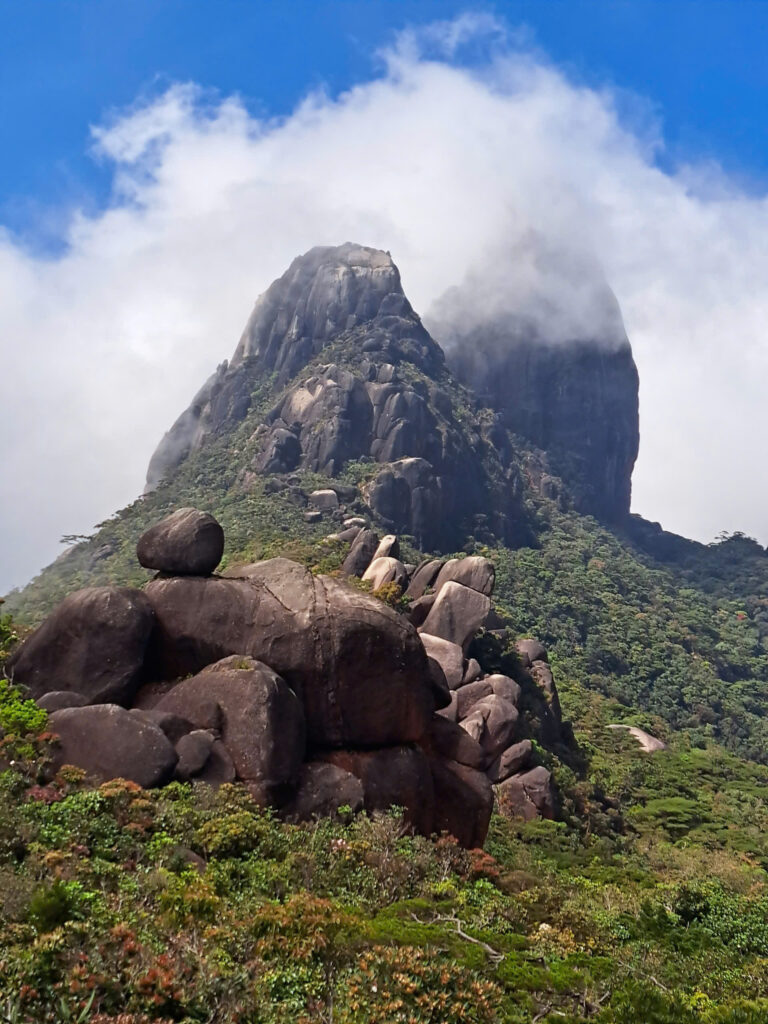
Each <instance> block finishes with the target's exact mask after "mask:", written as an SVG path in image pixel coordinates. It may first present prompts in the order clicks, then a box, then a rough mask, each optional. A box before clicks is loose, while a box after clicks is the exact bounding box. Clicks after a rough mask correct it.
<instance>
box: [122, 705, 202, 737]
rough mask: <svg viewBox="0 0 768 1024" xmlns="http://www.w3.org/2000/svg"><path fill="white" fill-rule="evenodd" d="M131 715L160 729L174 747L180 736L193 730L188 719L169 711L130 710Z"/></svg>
mask: <svg viewBox="0 0 768 1024" xmlns="http://www.w3.org/2000/svg"><path fill="white" fill-rule="evenodd" d="M217 707H218V705H217ZM131 714H132V715H136V716H137V717H138V718H140V719H142V720H143V721H145V722H150V723H151V724H152V725H156V726H157V727H158V729H162V730H163V732H164V733H165V735H166V736H167V737H168V739H169V740H170V741H171V743H172V744H173V745H174V746H176V744H177V743H178V742H179V740H180V739H181V737H182V736H186V735H187V733H188V732H192V730H193V729H194V728H195V727H194V725H193V724H192V723H191V722H190V721H189V719H187V718H182V717H181V715H172V714H171V713H170V712H169V711H155V710H144V709H143V708H131Z"/></svg>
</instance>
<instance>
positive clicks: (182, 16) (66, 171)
mask: <svg viewBox="0 0 768 1024" xmlns="http://www.w3.org/2000/svg"><path fill="white" fill-rule="evenodd" d="M767 39H768V2H762V0H761V2H759V3H758V2H749V0H727V2H726V0H724V2H718V3H714V2H711V0H710V2H707V0H695V2H686V3H681V2H675V0H658V2H654V0H643V2H610V0H602V2H597V0H592V2H585V0H532V2H522V0H521V2H519V3H512V2H509V3H500V2H499V3H495V4H486V5H482V6H478V5H472V4H466V3H457V2H454V0H440V2H433V0H420V2H418V3H416V2H410V3H408V2H405V0H358V2H349V0H346V2H343V0H314V2H297V0H293V2H291V0H280V2H268V0H251V2H248V3H245V2H242V0H119V2H118V0H79V2H73V0H0V157H1V159H0V359H1V360H2V365H3V366H4V367H6V368H7V367H11V366H12V367H13V375H12V376H11V377H10V378H8V379H9V380H10V381H11V386H10V387H6V389H5V391H4V394H3V401H2V403H0V436H3V437H6V438H8V437H10V438H12V439H13V444H11V445H9V446H7V447H6V450H5V451H4V472H3V473H2V474H0V537H2V538H3V540H4V543H3V545H2V546H0V592H3V591H4V590H6V589H8V588H9V587H11V586H13V585H19V584H23V583H24V582H26V580H28V579H29V578H30V576H31V575H32V574H33V573H34V572H35V571H36V570H37V569H39V568H40V567H42V566H43V565H44V564H46V563H48V562H49V561H51V560H52V559H53V558H54V557H55V556H56V555H57V554H58V552H59V550H60V548H59V546H58V540H59V538H60V537H61V536H62V535H63V534H78V533H87V532H89V531H91V530H92V528H93V525H94V524H95V523H97V522H99V521H101V520H103V519H105V518H106V517H107V516H109V515H110V514H111V513H112V512H113V511H114V510H116V509H118V508H120V507H122V506H124V505H126V504H128V503H129V502H130V501H132V500H133V499H134V498H135V497H136V496H137V495H138V494H140V493H141V490H142V487H143V482H144V473H145V470H146V466H147V463H148V461H149V458H150V456H151V454H152V451H153V449H154V447H155V446H156V444H157V442H158V441H159V439H160V438H161V437H162V435H163V432H164V431H165V430H167V429H168V428H169V426H170V425H171V423H172V422H173V421H174V419H175V418H176V416H177V415H178V414H179V412H181V410H182V409H183V408H185V407H186V405H187V404H188V403H189V401H190V399H191V398H192V396H193V395H194V394H195V393H196V391H197V390H198V388H199V387H200V385H201V384H202V382H203V381H204V380H205V379H206V378H207V377H208V376H209V374H210V373H211V372H212V370H213V369H214V368H215V367H216V365H217V364H218V363H220V362H221V361H222V359H226V358H228V357H230V356H231V354H232V351H233V350H234V348H235V345H236V342H237V339H238V337H239V334H240V332H241V330H242V327H243V324H244V323H245V320H246V318H247V316H248V314H249V312H250V310H251V308H252V305H253V301H254V300H255V298H256V297H257V295H258V294H259V293H260V292H261V291H263V290H264V289H265V288H266V287H267V286H268V285H269V283H270V282H271V281H272V280H273V279H274V278H276V277H277V276H279V275H280V274H281V273H282V272H283V271H284V270H285V268H286V266H287V265H288V263H289V262H290V260H291V259H293V257H295V256H296V255H297V254H298V253H301V252H303V251H305V250H306V249H308V248H310V247H311V246H313V245H317V244H338V243H340V242H344V241H348V240H351V241H356V242H360V243H362V244H367V245H374V246H377V247H379V248H382V249H388V250H390V251H391V252H392V255H393V257H394V259H395V261H396V262H397V264H398V266H399V268H400V271H401V274H402V280H403V285H404V288H405V290H406V293H407V294H408V296H409V298H410V299H411V301H412V303H413V305H414V308H416V309H417V311H418V312H419V313H420V314H422V315H424V316H425V317H429V315H430V312H431V311H433V312H434V311H435V310H439V308H440V302H441V298H442V296H444V295H445V293H446V291H448V290H449V289H451V288H452V287H455V286H456V285H461V284H462V283H465V282H467V281H469V282H471V288H470V289H469V291H465V292H464V294H465V295H468V296H470V297H471V296H474V306H475V308H474V309H469V310H468V313H469V314H470V315H472V316H477V317H478V322H481V320H482V317H483V316H484V315H485V312H487V309H488V307H489V305H490V306H491V307H492V308H494V310H495V311H496V312H501V313H503V312H505V311H509V312H511V313H519V312H525V313H528V314H532V311H535V310H542V309H546V310H548V311H549V312H548V313H547V316H548V321H547V323H546V324H541V325H540V327H541V329H542V330H543V331H544V332H545V333H548V334H549V336H550V337H551V338H553V339H559V340H563V339H565V338H568V337H570V338H573V337H576V336H583V332H584V331H585V330H586V331H588V332H590V331H594V329H595V327H594V325H595V320H594V317H595V316H597V313H596V311H595V310H594V309H592V308H591V307H590V304H589V301H588V296H589V289H580V288H579V287H578V286H574V285H573V283H572V282H571V283H570V284H569V282H568V281H563V279H561V278H557V279H556V278H555V277H553V276H552V274H551V273H550V275H549V277H547V275H546V274H543V273H542V271H541V267H540V264H539V263H537V260H536V256H535V253H536V251H537V250H536V245H539V243H540V242H541V244H542V245H543V248H544V250H546V251H550V252H563V253H568V254H571V255H572V256H573V257H574V261H575V262H576V263H578V264H579V265H595V264H597V265H599V266H600V267H601V268H602V271H603V273H604V274H605V276H606V278H607V280H608V281H609V283H610V285H611V286H612V288H613V289H614V291H615V293H616V296H617V298H618V301H619V304H620V306H621V309H622V312H623V316H624V320H625V323H626V327H627V332H628V335H629V338H630V340H631V342H632V346H633V351H634V354H635V359H636V361H637V363H638V368H639V371H640V414H641V445H640V458H639V460H638V463H637V466H636V469H635V474H634V478H633V508H634V510H635V511H637V512H640V513H641V514H643V515H645V516H646V517H648V518H650V519H653V520H659V521H661V522H662V523H663V524H664V525H665V526H666V527H667V528H668V529H672V530H675V531H677V532H679V533H683V534H685V535H688V536H692V537H696V538H697V539H700V540H703V541H707V540H711V539H712V538H714V537H715V536H716V535H717V534H718V533H719V532H720V531H721V530H745V531H746V532H748V533H750V534H751V535H753V536H756V537H758V538H759V539H760V540H761V541H762V542H763V543H768V476H766V475H765V474H762V473H759V472H755V469H754V467H755V466H756V465H762V462H763V459H764V451H763V448H764V438H765V436H766V434H767V433H768V403H766V402H765V394H764V391H765V385H764V382H765V380H766V379H768V345H767V344H766V322H768V138H767V137H766V132H765V121H766V116H765V111H766V109H768V106H767V105H766V98H767V97H768V62H766V61H765V59H764V51H765V49H766V46H765V43H766V40H767ZM309 94H312V98H311V101H310V100H308V99H307V97H308V95H309ZM531 239H538V240H539V242H537V243H536V245H534V246H532V245H531ZM542 300H544V301H542ZM468 305H470V306H471V305H472V303H471V302H470V301H469V300H468ZM434 322H435V321H433V323H434ZM590 336H591V337H593V338H594V337H595V336H596V335H595V334H594V333H592V334H591V335H590ZM438 340H440V338H439V337H438ZM4 382H5V381H4ZM715 480H716V481H717V484H716V485H714V481H715Z"/></svg>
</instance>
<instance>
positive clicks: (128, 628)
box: [5, 587, 155, 706]
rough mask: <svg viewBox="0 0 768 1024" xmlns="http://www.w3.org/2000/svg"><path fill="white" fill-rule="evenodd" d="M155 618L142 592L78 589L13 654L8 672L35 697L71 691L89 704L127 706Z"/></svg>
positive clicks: (139, 674)
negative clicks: (55, 691) (56, 691)
mask: <svg viewBox="0 0 768 1024" xmlns="http://www.w3.org/2000/svg"><path fill="white" fill-rule="evenodd" d="M154 622H155V616H154V612H153V611H152V605H151V604H150V602H149V601H148V600H147V598H146V596H145V595H144V594H142V593H141V591H139V590H130V589H128V588H127V587H88V588H87V589H85V590H78V591H76V592H75V593H74V594H70V595H69V597H65V598H64V600H63V601H62V602H61V604H60V605H58V606H57V607H56V608H55V609H54V610H53V611H52V612H51V614H50V615H49V616H48V618H47V619H46V620H45V622H44V623H43V624H42V625H41V626H39V627H38V628H37V629H36V630H35V631H34V633H32V635H31V636H30V637H29V639H28V640H26V641H25V642H24V643H23V644H22V645H21V646H20V647H18V648H17V649H16V650H15V651H14V652H13V654H12V655H11V657H10V658H9V659H8V661H7V662H6V666H5V671H6V674H7V675H8V677H9V678H10V679H12V680H13V682H14V683H17V684H19V685H21V686H25V687H26V688H27V689H28V691H29V694H30V696H31V697H35V698H37V697H42V696H43V694H46V693H51V692H52V691H54V690H58V691H62V690H65V691H72V692H74V693H78V694H81V695H82V696H83V697H84V698H85V699H86V701H87V702H88V703H89V704H103V703H114V704H121V705H125V706H127V705H129V704H130V703H131V700H132V698H133V696H134V694H135V693H136V690H137V689H138V687H139V684H140V682H141V677H142V671H143V667H144V660H145V656H146V653H147V645H148V643H149V638H150V634H151V632H152V628H153V625H154Z"/></svg>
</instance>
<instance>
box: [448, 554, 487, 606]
mask: <svg viewBox="0 0 768 1024" xmlns="http://www.w3.org/2000/svg"><path fill="white" fill-rule="evenodd" d="M451 580H452V581H453V582H454V583H461V584H462V586H465V587H469V588H470V590H476V591H478V593H480V594H485V595H486V597H490V596H491V594H492V593H493V586H494V583H495V582H496V570H495V569H494V567H493V562H491V561H489V559H487V558H481V557H480V556H479V555H468V556H467V557H466V558H452V559H451V560H450V561H448V562H446V563H445V565H444V566H443V567H442V568H441V569H440V572H439V573H438V575H437V578H436V580H435V583H434V588H435V592H436V593H439V591H440V589H441V588H442V587H443V586H445V584H446V583H449V582H450V581H451Z"/></svg>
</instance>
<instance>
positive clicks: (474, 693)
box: [456, 679, 493, 721]
mask: <svg viewBox="0 0 768 1024" xmlns="http://www.w3.org/2000/svg"><path fill="white" fill-rule="evenodd" d="M492 693H493V684H492V683H491V682H490V680H489V679H477V680H476V681H475V682H474V683H467V684H466V685H464V686H461V687H459V689H458V690H457V691H456V700H457V713H458V716H459V721H461V719H462V718H466V717H467V715H469V714H471V712H472V708H473V707H474V706H475V704H477V702H478V701H480V700H482V699H483V697H490V695H491V694H492Z"/></svg>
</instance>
